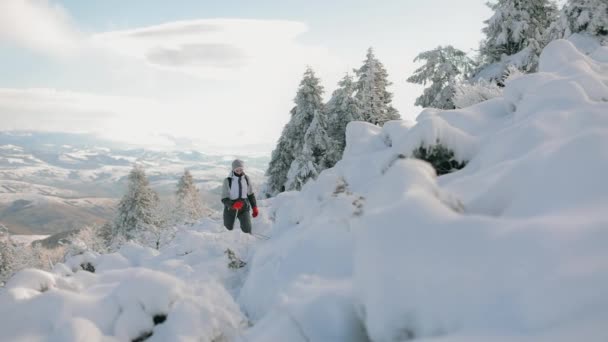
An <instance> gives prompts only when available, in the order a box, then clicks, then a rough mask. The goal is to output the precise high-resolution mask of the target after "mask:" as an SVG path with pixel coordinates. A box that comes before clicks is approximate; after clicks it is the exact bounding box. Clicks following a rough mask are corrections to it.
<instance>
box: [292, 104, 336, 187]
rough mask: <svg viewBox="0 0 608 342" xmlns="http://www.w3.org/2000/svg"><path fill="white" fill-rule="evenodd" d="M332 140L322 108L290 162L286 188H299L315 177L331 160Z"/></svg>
mask: <svg viewBox="0 0 608 342" xmlns="http://www.w3.org/2000/svg"><path fill="white" fill-rule="evenodd" d="M332 145H333V141H332V139H331V138H330V137H329V134H328V133H327V118H326V113H325V111H323V110H320V111H316V112H315V114H314V117H313V120H312V122H311V123H310V126H308V129H307V130H306V134H305V135H304V146H302V150H301V151H300V152H299V153H298V156H297V157H296V159H295V160H294V161H293V162H292V163H291V166H290V169H289V171H288V173H287V183H286V185H285V186H286V188H287V190H300V189H301V188H302V186H303V185H304V184H305V183H306V182H307V181H308V180H310V179H311V178H312V179H315V178H317V176H318V175H319V173H321V171H323V170H324V169H326V168H328V167H329V165H328V164H329V163H330V162H331V161H329V160H328V156H330V155H333V153H332V152H331V151H332V150H333V146H332Z"/></svg>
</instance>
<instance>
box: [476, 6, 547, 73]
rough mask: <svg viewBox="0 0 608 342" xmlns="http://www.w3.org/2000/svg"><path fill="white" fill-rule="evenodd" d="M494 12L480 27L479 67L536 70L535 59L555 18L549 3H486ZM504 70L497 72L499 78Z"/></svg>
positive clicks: (536, 60)
mask: <svg viewBox="0 0 608 342" xmlns="http://www.w3.org/2000/svg"><path fill="white" fill-rule="evenodd" d="M488 6H489V7H490V8H491V9H492V10H493V11H494V14H493V15H492V17H490V19H488V20H486V21H485V22H484V23H485V24H486V26H485V27H484V28H483V33H484V34H485V36H486V37H485V39H484V40H483V41H482V43H481V46H480V51H479V53H480V59H481V62H482V65H483V66H487V65H490V64H493V63H498V62H502V63H505V64H506V65H505V66H504V67H505V68H506V67H507V66H508V65H514V66H516V67H517V68H518V69H520V70H522V71H524V72H534V71H536V69H537V68H538V57H539V55H540V53H541V51H542V49H543V48H544V47H545V45H546V44H547V43H548V41H547V34H546V31H547V30H548V28H549V26H550V25H551V23H552V22H553V21H554V20H555V18H556V17H557V6H556V5H555V3H554V2H553V1H550V0H498V1H497V2H491V3H488ZM503 69H504V68H503ZM503 72H504V70H498V72H496V73H495V77H500V76H501V74H502V73H503Z"/></svg>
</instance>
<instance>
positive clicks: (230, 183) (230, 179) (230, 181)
mask: <svg viewBox="0 0 608 342" xmlns="http://www.w3.org/2000/svg"><path fill="white" fill-rule="evenodd" d="M243 176H245V182H247V188H249V177H248V176H247V175H245V174H244V175H243ZM226 179H227V180H228V189H232V176H230V177H226Z"/></svg>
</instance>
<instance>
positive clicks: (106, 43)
mask: <svg viewBox="0 0 608 342" xmlns="http://www.w3.org/2000/svg"><path fill="white" fill-rule="evenodd" d="M2 1H3V0H0V2H2ZM306 31H307V26H306V25H305V24H303V23H299V22H292V21H280V20H244V19H201V20H190V21H177V22H171V23H166V24H161V25H155V26H150V27H142V28H135V29H130V30H121V31H110V32H102V33H97V34H92V35H90V36H88V37H85V38H84V39H82V41H81V45H80V49H81V50H80V51H79V56H81V57H82V58H78V59H73V60H70V61H69V63H67V62H66V63H63V65H62V66H59V67H56V70H54V73H53V74H52V75H51V76H46V77H47V78H46V79H42V78H41V79H39V80H38V81H37V82H36V83H35V84H34V86H35V87H37V89H0V130H7V129H8V130H23V129H27V130H45V131H49V130H52V131H67V132H93V133H101V134H102V135H103V136H105V137H108V138H114V139H118V140H124V141H129V142H134V140H135V142H139V143H143V142H149V141H151V139H150V137H153V136H156V137H158V136H162V135H167V134H168V135H170V136H174V137H189V138H192V139H196V140H199V141H200V140H203V141H205V142H206V146H211V145H214V146H218V145H225V146H229V145H233V146H242V145H243V144H249V145H251V144H259V146H271V145H273V144H274V142H275V141H276V138H277V136H278V134H279V133H280V131H281V128H282V126H283V125H284V124H285V122H287V120H288V119H289V110H290V109H291V108H292V107H293V105H294V104H293V98H294V96H295V93H296V90H297V87H298V84H299V82H300V79H301V77H302V73H303V72H304V69H305V67H306V65H311V66H313V67H314V68H315V69H316V71H318V73H319V75H321V76H322V77H323V81H324V82H325V85H326V86H328V89H329V87H333V86H334V85H335V83H336V82H337V80H338V79H339V78H341V77H342V75H343V73H344V72H345V71H346V70H347V68H346V67H345V65H344V63H342V62H341V61H340V60H338V59H336V58H335V57H333V56H332V55H331V54H330V53H329V51H328V50H327V49H326V48H324V47H321V46H314V45H305V44H302V43H301V42H299V41H298V37H299V36H300V35H301V34H303V33H304V32H306ZM58 65H61V64H58ZM23 72H24V73H25V74H27V73H28V72H29V71H28V70H24V71H23ZM33 76H34V75H29V77H30V78H31V77H33ZM66 85H68V86H69V87H70V89H72V91H67V90H62V89H63V87H64V86H66ZM163 140H164V141H168V139H166V137H164V138H163Z"/></svg>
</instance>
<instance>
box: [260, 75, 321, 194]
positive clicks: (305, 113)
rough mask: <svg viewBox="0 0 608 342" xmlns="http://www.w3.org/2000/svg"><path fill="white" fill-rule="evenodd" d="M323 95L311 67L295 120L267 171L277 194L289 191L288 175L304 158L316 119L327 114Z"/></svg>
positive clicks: (293, 114) (297, 100)
mask: <svg viewBox="0 0 608 342" xmlns="http://www.w3.org/2000/svg"><path fill="white" fill-rule="evenodd" d="M322 95H323V87H322V86H321V84H320V80H319V78H317V77H316V76H315V73H314V71H313V70H312V69H311V68H310V67H308V68H307V69H306V72H304V77H303V79H302V81H301V82H300V86H299V88H298V93H297V95H296V98H295V103H296V106H295V107H294V108H293V109H292V111H291V119H290V121H289V122H288V123H287V125H286V126H285V128H284V129H283V133H282V135H281V138H279V142H278V144H277V147H276V148H275V150H274V151H273V152H272V156H271V160H270V164H269V166H268V170H267V171H266V175H267V176H268V190H270V191H271V192H272V193H273V194H274V193H278V192H281V191H283V190H285V188H286V182H287V180H288V176H287V173H288V172H289V170H290V168H291V165H292V163H293V161H294V160H295V159H296V158H297V157H298V156H300V155H301V154H302V150H303V147H304V138H305V136H306V134H307V132H308V128H309V127H310V124H311V123H312V122H313V119H314V118H315V116H319V115H323V114H324V106H323V99H322Z"/></svg>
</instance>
